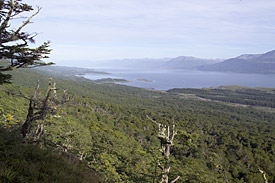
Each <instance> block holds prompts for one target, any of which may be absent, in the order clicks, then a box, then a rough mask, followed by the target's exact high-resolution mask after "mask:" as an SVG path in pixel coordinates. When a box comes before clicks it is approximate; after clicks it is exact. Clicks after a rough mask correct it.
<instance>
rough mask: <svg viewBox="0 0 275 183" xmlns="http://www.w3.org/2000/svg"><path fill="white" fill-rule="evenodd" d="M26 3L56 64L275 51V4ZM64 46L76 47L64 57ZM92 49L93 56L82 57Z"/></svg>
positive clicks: (220, 0) (211, 0) (248, 0)
mask: <svg viewBox="0 0 275 183" xmlns="http://www.w3.org/2000/svg"><path fill="white" fill-rule="evenodd" d="M26 2H29V3H30V4H32V5H35V4H39V5H40V6H42V7H43V9H42V11H41V13H40V14H39V15H38V16H37V17H35V19H34V21H35V24H32V25H31V26H30V27H29V30H35V31H36V32H43V34H42V35H40V36H39V39H40V40H45V39H46V40H47V39H50V40H52V42H53V44H54V46H55V47H54V48H55V51H54V58H55V59H56V60H62V59H64V57H66V58H67V57H70V58H80V57H79V56H80V55H81V57H83V58H81V59H85V58H86V60H89V59H98V58H102V59H105V58H107V57H109V59H112V58H125V57H132V58H134V57H142V55H144V57H148V54H150V53H152V56H151V57H161V56H163V53H165V54H167V56H178V55H184V54H186V55H191V54H196V55H194V56H198V57H230V56H236V55H238V54H241V53H242V52H241V51H246V52H261V51H263V52H264V51H268V50H269V49H274V45H273V43H274V42H275V37H274V33H275V26H274V25H275V1H271V0H261V1H258V0H204V1H201V0H169V1H168V0H78V1H75V0H66V1H65V0H59V1H56V0H47V1H40V2H37V1H35V0H27V1H26ZM61 45H62V46H63V48H62V49H61V47H60V46H61ZM66 45H74V48H73V49H74V51H68V52H67V53H66V54H65V49H69V48H68V47H66ZM202 45H204V46H203V47H202ZM56 46H57V47H56ZM91 47H92V48H93V49H95V50H96V51H94V52H93V54H85V51H89V50H90V48H91ZM272 47H273V48H272ZM236 48H241V49H236ZM70 49H71V47H70ZM158 49H159V51H157V50H158ZM195 49H198V50H195ZM200 49H203V50H200ZM71 50H72V49H71ZM83 50H85V51H83ZM164 50H167V51H164ZM226 50H229V51H228V52H226ZM238 50H240V51H238ZM59 51H60V53H58V52H59ZM63 53H64V54H63ZM221 53H223V55H221Z"/></svg>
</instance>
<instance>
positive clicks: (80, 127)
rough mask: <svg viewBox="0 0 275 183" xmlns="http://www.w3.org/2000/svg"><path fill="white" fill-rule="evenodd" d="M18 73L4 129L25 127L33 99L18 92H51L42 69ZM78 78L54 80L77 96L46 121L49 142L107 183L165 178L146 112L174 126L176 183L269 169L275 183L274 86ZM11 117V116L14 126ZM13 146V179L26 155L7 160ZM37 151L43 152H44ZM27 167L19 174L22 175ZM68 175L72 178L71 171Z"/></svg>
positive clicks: (1, 104) (4, 98)
mask: <svg viewBox="0 0 275 183" xmlns="http://www.w3.org/2000/svg"><path fill="white" fill-rule="evenodd" d="M52 72H53V71H52ZM12 74H13V83H14V84H12V85H2V86H1V87H0V96H1V98H0V108H1V110H0V112H1V116H0V119H1V120H0V121H1V127H2V128H5V129H6V127H5V126H9V125H13V124H18V125H20V124H22V121H24V119H25V117H26V110H27V107H28V101H27V100H26V99H25V98H22V97H20V95H19V94H24V95H27V96H30V95H31V94H32V93H33V90H34V89H33V87H34V86H35V83H36V81H37V80H38V79H39V80H40V81H41V87H42V88H43V86H44V88H46V87H47V82H48V81H47V78H48V77H49V75H48V74H43V73H42V72H41V71H37V70H27V71H26V70H17V71H14V72H12ZM51 74H53V73H51ZM73 77H74V76H73V74H72V75H71V76H68V75H66V76H64V77H61V76H60V75H58V76H57V75H54V80H55V81H56V82H57V88H58V92H61V91H62V90H63V89H67V92H68V93H69V94H70V95H71V96H72V97H71V101H70V102H68V103H66V104H65V106H63V107H62V108H61V110H60V111H59V113H58V114H59V115H61V116H62V117H61V118H52V119H51V118H49V119H47V120H46V121H45V128H46V132H45V138H46V139H47V140H50V141H52V142H54V143H56V144H58V145H60V146H61V145H62V144H65V145H66V146H67V147H68V151H69V152H71V153H72V154H74V155H75V156H81V155H85V156H84V157H85V158H84V159H85V160H83V162H85V164H88V165H89V166H90V167H91V168H93V169H95V170H97V171H98V172H100V174H101V175H102V176H103V177H104V179H105V181H106V182H128V183H135V182H140V183H148V182H157V179H158V178H159V175H160V174H161V170H160V169H159V168H158V167H157V166H158V163H162V159H161V158H160V157H161V153H160V151H159V148H160V144H159V140H158V138H157V136H156V134H157V131H158V126H157V125H155V124H154V123H152V122H151V121H150V120H148V119H147V118H146V115H148V116H150V117H151V118H153V119H155V120H156V121H157V122H160V123H163V124H166V125H171V123H172V121H175V123H176V130H177V132H178V134H177V135H176V136H175V143H174V145H173V150H172V151H171V159H170V160H171V170H170V173H169V178H170V179H171V180H173V179H175V178H176V177H177V176H181V177H180V179H179V181H180V182H220V183H221V182H252V183H258V182H263V179H262V175H261V173H260V172H259V170H258V168H261V169H262V170H264V171H265V173H266V175H267V178H268V180H269V182H273V181H274V180H275V172H274V171H273V170H274V168H275V167H274V165H275V157H274V154H275V147H274V144H275V133H274V132H275V129H274V128H275V124H274V121H275V113H274V106H275V104H274V100H272V99H273V98H274V95H275V94H274V89H257V88H242V87H222V88H212V89H175V90H170V91H168V92H163V91H162V92H161V91H149V90H144V89H139V88H133V87H127V86H121V85H115V84H97V83H95V82H93V81H89V80H86V79H84V78H78V77H75V78H73ZM233 104H234V105H233ZM8 116H12V119H9V120H10V121H7V117H8ZM0 134H2V131H1V133H0ZM10 137H11V138H13V136H10ZM1 139H2V138H1ZM15 141H16V139H15ZM7 147H9V148H11V149H12V147H13V143H9V141H8V140H4V142H2V141H1V143H0V165H6V167H5V168H4V170H5V172H8V173H6V175H10V174H9V172H11V171H12V170H13V169H15V167H18V166H16V165H18V164H19V162H18V161H19V160H18V159H20V158H21V156H18V157H19V158H17V159H15V160H14V161H6V158H5V157H7V156H8V155H11V156H9V157H10V159H12V155H13V154H12V153H9V152H11V151H7ZM36 148H38V149H39V147H36ZM44 148H47V147H44ZM19 149H21V150H22V147H21V146H20V148H19ZM48 150H52V149H48ZM27 151H28V152H29V151H31V149H30V150H27ZM32 151H33V153H36V154H40V150H36V149H33V150H32ZM16 152H17V151H16ZM18 152H19V151H18ZM20 152H22V151H20ZM24 154H25V153H23V155H24ZM2 155H3V156H2ZM23 155H22V156H23ZM2 157H3V158H2ZM27 157H28V155H26V157H25V158H27ZM31 157H34V156H33V155H31ZM38 157H40V155H39V156H38ZM47 157H49V155H46V156H45V158H47ZM32 159H33V158H32ZM22 160H23V161H20V163H23V165H22V164H20V166H19V167H23V168H24V170H29V169H30V168H31V167H30V166H32V165H31V164H30V166H29V164H28V163H26V161H25V160H24V158H23V159H22ZM27 160H28V161H31V160H30V159H27ZM35 160H36V162H38V163H40V165H41V166H42V167H41V168H37V169H38V170H40V171H38V172H35V176H38V177H39V175H40V174H41V175H43V176H45V177H46V176H47V177H48V178H50V176H51V175H53V172H52V171H50V170H47V169H48V167H51V166H45V167H44V165H45V163H46V164H47V163H48V162H47V161H44V159H43V158H35ZM53 161H54V160H53ZM10 164H11V165H12V166H9V165H10ZM72 166H73V165H72ZM0 167H1V168H2V167H3V166H0ZM34 167H35V166H34ZM43 167H44V168H43ZM21 170H22V169H21V168H20V169H19V170H18V171H17V172H18V174H16V175H15V176H16V177H18V178H21V177H20V175H22V173H21V172H22V171H21ZM79 170H80V169H79ZM64 171H65V172H67V173H70V171H69V170H68V169H66V168H65V169H64ZM3 172H4V171H1V172H0V173H1V175H2V174H3ZM25 173H26V172H25ZM23 174H24V171H23ZM24 175H26V176H25V177H24V178H23V180H25V182H35V181H39V180H35V179H29V180H27V178H28V177H29V175H28V174H24ZM54 175H55V176H56V174H54ZM72 175H75V174H72ZM80 176H81V175H80ZM225 179H227V180H225ZM26 180H27V181H26ZM57 180H59V179H57ZM10 182H11V181H10ZM23 182H24V181H23ZM48 182H51V180H50V179H48ZM60 182H62V181H60ZM76 182H85V181H83V180H77V181H76Z"/></svg>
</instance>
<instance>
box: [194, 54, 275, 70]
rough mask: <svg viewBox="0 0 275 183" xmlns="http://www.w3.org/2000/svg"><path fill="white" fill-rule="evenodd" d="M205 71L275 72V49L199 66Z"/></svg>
mask: <svg viewBox="0 0 275 183" xmlns="http://www.w3.org/2000/svg"><path fill="white" fill-rule="evenodd" d="M197 69H199V70H203V71H219V72H241V73H261V74H275V50H273V51H270V52H267V53H264V54H244V55H241V56H238V57H236V58H231V59H228V60H225V61H223V62H220V63H217V64H211V65H203V66H199V67H197Z"/></svg>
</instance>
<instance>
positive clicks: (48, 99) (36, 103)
mask: <svg viewBox="0 0 275 183" xmlns="http://www.w3.org/2000/svg"><path fill="white" fill-rule="evenodd" d="M56 90H57V89H56V83H55V82H53V81H52V78H50V79H49V86H48V90H47V93H46V95H45V96H44V97H42V96H41V93H40V92H39V83H38V82H37V85H36V88H35V91H34V95H33V97H32V98H29V99H28V100H29V108H28V114H27V117H26V121H25V123H24V124H23V126H22V130H21V133H22V135H23V138H24V140H26V138H27V136H30V134H29V133H30V128H31V126H32V125H33V123H34V122H37V125H36V130H35V132H34V133H32V134H31V136H32V138H33V141H36V142H37V143H39V142H40V139H41V137H42V136H43V135H44V131H45V130H44V122H45V119H46V117H47V115H52V116H53V115H55V114H56V111H57V108H58V106H60V105H61V104H64V103H65V102H66V100H67V94H66V92H64V96H63V98H62V100H59V99H58V98H57V95H56ZM25 98H27V97H25Z"/></svg>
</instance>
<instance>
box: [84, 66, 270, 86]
mask: <svg viewBox="0 0 275 183" xmlns="http://www.w3.org/2000/svg"><path fill="white" fill-rule="evenodd" d="M96 70H97V71H104V72H108V73H110V75H106V74H86V75H85V78H87V79H91V80H97V79H102V78H119V79H125V80H130V81H132V82H127V83H121V84H124V85H128V86H135V87H140V88H147V89H157V90H168V89H172V88H208V87H216V86H224V85H240V86H246V87H268V88H275V75H274V74H245V73H230V72H205V71H197V70H194V71H190V70H167V69H156V70H136V69H128V68H127V69H110V68H105V69H102V68H101V69H96ZM138 79H146V80H151V81H152V82H145V81H140V80H138Z"/></svg>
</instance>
